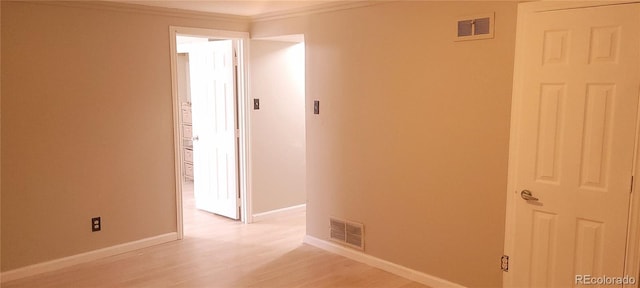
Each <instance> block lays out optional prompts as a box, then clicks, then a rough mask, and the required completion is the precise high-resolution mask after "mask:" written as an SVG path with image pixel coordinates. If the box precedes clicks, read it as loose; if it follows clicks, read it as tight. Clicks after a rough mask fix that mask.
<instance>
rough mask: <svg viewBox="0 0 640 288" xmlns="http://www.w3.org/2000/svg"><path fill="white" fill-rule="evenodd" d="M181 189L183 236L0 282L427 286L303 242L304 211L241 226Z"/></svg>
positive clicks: (13, 284)
mask: <svg viewBox="0 0 640 288" xmlns="http://www.w3.org/2000/svg"><path fill="white" fill-rule="evenodd" d="M185 188H187V189H185V201H184V206H185V209H184V223H185V238H184V240H181V241H173V242H170V243H166V244H162V245H157V246H154V247H149V248H145V249H141V250H137V251H133V252H129V253H124V254H120V255H116V256H112V257H108V258H104V259H100V260H97V261H92V262H89V263H84V264H80V265H76V266H73V267H69V268H65V269H61V270H58V271H54V272H50V273H45V274H41V275H36V276H32V277H28V278H23V279H19V280H16V281H12V282H7V283H4V284H3V285H2V287H4V288H13V287H403V288H408V287H426V286H424V285H421V284H419V283H416V282H412V281H410V280H407V279H404V278H401V277H398V276H395V275H393V274H391V273H387V272H385V271H382V270H380V269H377V268H373V267H370V266H368V265H365V264H362V263H359V262H356V261H353V260H350V259H347V258H344V257H342V256H338V255H334V254H331V253H328V252H325V251H323V250H321V249H318V248H315V247H313V246H309V245H306V244H303V243H302V238H303V236H304V233H305V214H304V213H303V212H296V213H289V214H288V215H286V217H285V216H283V217H278V218H274V219H269V220H265V221H262V222H258V223H253V224H250V225H244V224H241V223H239V222H237V221H232V220H229V219H226V218H223V217H220V216H215V215H212V214H209V213H206V212H202V211H198V210H196V209H195V208H194V203H193V194H192V193H193V192H192V190H190V189H192V188H191V186H186V187H185Z"/></svg>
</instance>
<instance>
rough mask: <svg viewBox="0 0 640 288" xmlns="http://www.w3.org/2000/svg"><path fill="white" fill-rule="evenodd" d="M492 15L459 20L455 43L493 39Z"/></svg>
mask: <svg viewBox="0 0 640 288" xmlns="http://www.w3.org/2000/svg"><path fill="white" fill-rule="evenodd" d="M493 18H494V13H490V14H482V15H474V16H467V17H462V18H459V19H458V21H457V26H458V29H457V30H456V38H455V40H456V41H464V40H479V39H490V38H493V26H494V24H495V23H494V19H493Z"/></svg>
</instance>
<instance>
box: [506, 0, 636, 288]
mask: <svg viewBox="0 0 640 288" xmlns="http://www.w3.org/2000/svg"><path fill="white" fill-rule="evenodd" d="M639 19H640V6H639V5H635V4H634V5H613V6H603V7H591V8H581V9H565V10H555V11H546V12H536V13H533V14H532V15H530V16H529V18H528V19H527V21H526V23H525V26H524V30H523V32H524V34H525V35H524V39H525V40H523V43H524V45H522V46H519V47H520V49H523V50H524V51H526V52H525V53H526V54H525V57H522V58H521V59H523V62H522V63H521V65H523V67H524V68H521V69H522V70H520V71H522V72H521V73H523V75H522V76H521V79H522V81H521V82H520V83H519V84H518V83H517V84H516V85H521V86H520V87H518V89H517V91H519V93H521V96H520V97H521V98H520V100H519V104H518V105H519V107H518V108H517V109H516V110H514V111H518V112H519V114H518V115H516V116H515V118H514V119H516V121H515V122H514V123H513V125H518V127H517V131H518V133H517V134H516V135H512V137H517V139H516V141H515V143H517V157H516V159H517V160H516V161H515V162H512V164H511V165H515V166H514V167H516V168H515V171H512V173H513V175H512V177H514V179H515V185H514V186H513V187H515V188H516V190H517V191H510V193H516V195H517V196H516V197H515V199H516V200H515V201H514V202H513V203H512V205H514V207H513V209H514V213H513V214H511V215H508V217H511V216H513V217H515V219H513V223H514V232H515V235H514V236H513V237H514V238H513V239H514V242H513V255H510V256H511V261H510V271H509V272H508V273H512V275H510V277H512V278H511V280H512V282H511V284H513V285H514V286H515V287H573V286H574V285H575V277H576V275H592V276H594V277H597V276H605V275H606V276H624V275H622V274H623V273H624V261H625V241H626V233H627V218H628V210H629V199H630V184H631V176H632V164H633V154H634V144H635V143H634V139H635V133H636V125H635V124H636V114H637V107H638V90H639V88H640V73H639V69H638V68H639V67H640V58H639V55H640V25H639V24H640V21H639ZM512 156H513V155H512ZM524 190H527V191H529V192H530V194H531V196H530V197H529V196H527V195H526V193H527V191H524ZM523 192H524V193H523ZM521 194H522V196H521ZM524 198H529V199H531V200H526V199H524ZM533 198H538V200H535V199H533ZM632 276H635V275H632Z"/></svg>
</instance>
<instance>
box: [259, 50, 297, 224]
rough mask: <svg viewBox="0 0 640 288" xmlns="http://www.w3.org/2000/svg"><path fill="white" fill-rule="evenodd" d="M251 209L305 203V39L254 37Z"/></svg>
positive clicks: (265, 210)
mask: <svg viewBox="0 0 640 288" xmlns="http://www.w3.org/2000/svg"><path fill="white" fill-rule="evenodd" d="M250 47H251V48H250V49H251V53H250V57H251V59H250V61H249V63H250V65H251V69H250V71H251V72H250V73H251V75H250V82H251V84H250V85H251V87H250V88H251V97H252V98H259V99H260V106H261V107H260V110H252V111H251V149H252V151H251V154H252V155H251V164H252V178H253V181H252V205H253V207H252V210H253V213H254V214H255V213H261V212H267V211H271V210H276V209H282V208H286V207H291V206H296V205H300V204H305V201H306V193H305V128H304V127H305V113H304V103H305V97H304V44H303V43H291V42H279V41H265V40H252V41H251V44H250Z"/></svg>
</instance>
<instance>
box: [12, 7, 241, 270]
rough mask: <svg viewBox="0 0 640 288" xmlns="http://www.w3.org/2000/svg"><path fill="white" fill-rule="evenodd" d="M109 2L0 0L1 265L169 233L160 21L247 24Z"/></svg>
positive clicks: (171, 187) (167, 84) (164, 31)
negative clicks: (96, 228)
mask: <svg viewBox="0 0 640 288" xmlns="http://www.w3.org/2000/svg"><path fill="white" fill-rule="evenodd" d="M63 5H64V6H63ZM117 7H120V6H119V5H113V4H99V3H86V2H85V3H71V4H70V3H67V4H59V5H57V4H56V5H54V4H47V3H41V4H33V3H18V2H7V1H2V35H1V37H2V38H3V39H4V41H3V42H2V47H1V48H2V58H4V59H5V61H4V63H2V64H3V66H2V77H1V81H2V82H3V84H4V85H2V87H1V88H2V95H3V96H4V97H3V99H2V100H3V103H2V104H3V105H2V107H1V109H2V110H1V112H2V117H3V119H2V120H3V121H2V129H1V132H2V138H1V139H2V144H1V145H2V165H1V167H2V168H1V171H2V179H3V180H4V181H2V184H1V189H2V191H3V192H4V193H3V194H2V219H3V222H2V252H3V253H2V269H1V270H2V271H7V270H12V269H15V268H19V267H23V266H26V265H30V264H35V263H39V262H43V261H47V260H51V259H56V258H61V257H65V256H70V255H74V254H77V253H81V252H85V251H90V250H95V249H99V248H103V247H108V246H113V245H116V244H120V243H126V242H129V241H134V240H138V239H142V238H146V237H152V236H155V235H160V234H164V233H169V232H174V231H176V219H175V214H176V207H175V186H176V185H175V183H176V179H175V175H174V158H173V157H174V156H173V153H174V147H173V122H172V98H171V73H170V57H169V25H177V26H187V27H206V28H215V29H221V30H236V31H247V30H248V29H249V27H248V22H247V21H246V20H244V19H238V20H234V19H223V20H217V19H216V18H214V17H208V18H205V17H201V16H194V17H191V16H188V15H182V14H181V15H177V14H170V13H168V12H164V10H162V11H161V10H154V12H145V11H146V10H144V9H121V8H117ZM94 216H101V217H102V221H103V229H102V231H101V232H97V233H91V231H90V218H91V217H94Z"/></svg>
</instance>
